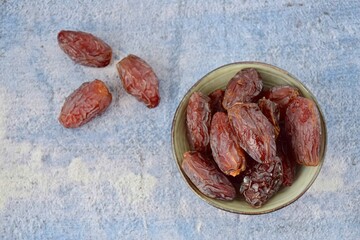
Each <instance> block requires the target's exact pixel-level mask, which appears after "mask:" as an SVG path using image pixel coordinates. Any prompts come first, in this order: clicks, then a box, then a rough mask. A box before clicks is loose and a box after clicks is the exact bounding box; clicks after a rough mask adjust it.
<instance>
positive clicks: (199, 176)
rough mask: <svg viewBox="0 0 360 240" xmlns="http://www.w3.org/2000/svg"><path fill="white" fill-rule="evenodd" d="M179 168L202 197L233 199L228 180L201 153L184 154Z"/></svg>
mask: <svg viewBox="0 0 360 240" xmlns="http://www.w3.org/2000/svg"><path fill="white" fill-rule="evenodd" d="M181 168H182V169H183V171H184V172H185V174H186V175H187V176H188V178H189V179H190V181H191V182H192V183H193V184H194V185H195V186H196V187H197V189H199V190H200V192H202V193H203V194H204V195H206V196H208V197H210V198H216V199H220V200H233V199H234V198H235V196H236V191H235V188H234V186H233V185H232V184H231V182H230V181H229V179H227V178H226V176H225V175H224V174H223V173H222V172H221V171H220V170H218V169H217V168H216V166H215V164H213V163H212V162H211V161H210V160H209V159H207V158H206V157H205V156H203V155H201V153H199V152H195V151H193V152H185V153H184V159H183V162H182V164H181Z"/></svg>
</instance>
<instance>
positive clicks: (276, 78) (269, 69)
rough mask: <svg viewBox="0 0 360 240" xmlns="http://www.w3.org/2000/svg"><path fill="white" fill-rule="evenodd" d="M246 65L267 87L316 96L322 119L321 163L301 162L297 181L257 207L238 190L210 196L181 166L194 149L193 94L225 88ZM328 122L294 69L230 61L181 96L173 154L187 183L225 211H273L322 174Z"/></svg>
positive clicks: (242, 212)
mask: <svg viewBox="0 0 360 240" xmlns="http://www.w3.org/2000/svg"><path fill="white" fill-rule="evenodd" d="M244 68H255V69H256V70H257V71H258V72H259V73H260V75H261V77H262V79H263V85H264V87H272V86H278V85H290V86H294V87H296V88H298V89H299V91H300V92H301V95H302V96H304V97H306V98H310V99H312V100H313V101H314V102H315V103H316V105H317V107H318V109H319V112H320V120H321V147H320V164H319V165H318V166H316V167H306V166H300V167H299V169H298V170H297V173H296V176H295V180H294V183H293V184H292V186H290V187H282V188H281V189H280V190H279V192H278V193H276V194H275V195H274V196H273V197H272V198H270V199H269V201H268V202H267V203H265V204H264V205H263V206H262V207H260V208H253V207H251V206H250V205H249V204H248V203H247V202H245V200H244V198H243V197H242V196H240V194H239V193H238V194H237V197H236V198H235V200H233V201H221V200H216V199H212V198H209V197H206V196H205V195H204V194H202V193H201V192H200V191H199V190H198V189H197V188H196V187H195V186H194V185H193V183H192V182H191V181H190V180H189V179H188V178H187V176H186V175H185V173H184V172H183V171H182V169H181V163H182V160H183V154H184V152H186V151H188V150H190V145H189V142H188V140H187V134H186V123H185V121H186V107H187V104H188V100H189V97H190V96H191V94H192V93H193V92H195V91H200V92H202V93H204V94H209V93H211V92H212V91H214V90H216V89H219V88H221V89H225V88H226V85H227V83H228V82H229V80H230V79H231V78H232V77H233V76H234V75H235V74H236V73H237V72H238V71H240V70H241V69H244ZM326 142H327V141H326V126H325V121H324V116H323V114H322V111H321V109H320V107H319V104H318V102H317V101H316V99H315V97H314V95H313V94H312V93H311V92H310V91H309V90H308V89H307V88H306V87H305V86H304V85H303V84H302V83H301V82H300V81H299V80H297V79H296V78H295V77H294V76H292V75H291V74H290V73H288V72H286V71H284V70H282V69H280V68H278V67H275V66H272V65H269V64H265V63H260V62H238V63H232V64H228V65H225V66H222V67H219V68H217V69H215V70H213V71H211V72H210V73H208V74H206V75H205V76H204V77H203V78H201V79H200V80H199V81H198V82H197V83H195V84H194V85H193V86H192V87H191V88H190V90H189V91H188V92H187V93H186V94H185V96H184V97H183V99H182V100H181V102H180V104H179V106H178V108H177V110H176V113H175V116H174V119H173V123H172V148H173V155H174V158H175V160H176V164H177V166H178V168H179V171H180V172H181V175H182V176H183V178H184V180H185V182H186V184H187V185H188V186H189V188H190V189H191V190H192V191H193V192H194V193H195V194H196V195H197V196H199V197H200V198H201V199H202V200H204V201H205V202H207V203H209V204H211V205H213V206H215V207H217V208H220V209H223V210H225V211H229V212H233V213H240V214H263V213H269V212H272V211H275V210H278V209H281V208H283V207H286V206H288V205H289V204H291V203H293V202H294V201H296V200H297V199H299V198H300V197H301V196H302V195H303V194H304V193H305V192H306V191H307V190H308V189H309V188H310V186H311V185H312V183H313V182H314V181H315V179H316V177H317V176H318V174H319V172H320V169H321V167H322V165H323V162H324V158H325V151H326Z"/></svg>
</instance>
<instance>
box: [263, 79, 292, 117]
mask: <svg viewBox="0 0 360 240" xmlns="http://www.w3.org/2000/svg"><path fill="white" fill-rule="evenodd" d="M264 95H265V98H267V99H269V100H271V101H273V102H274V103H276V104H277V105H278V107H279V109H280V119H281V120H283V119H284V117H285V112H286V108H287V107H288V106H289V104H290V102H291V101H292V100H293V99H295V98H296V97H297V96H299V90H298V89H297V88H295V87H291V86H277V87H272V88H270V89H269V90H267V91H265V93H264Z"/></svg>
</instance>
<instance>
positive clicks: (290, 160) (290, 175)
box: [276, 126, 296, 187]
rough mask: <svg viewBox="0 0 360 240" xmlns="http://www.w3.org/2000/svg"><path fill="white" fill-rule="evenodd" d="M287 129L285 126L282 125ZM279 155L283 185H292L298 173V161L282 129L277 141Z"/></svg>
mask: <svg viewBox="0 0 360 240" xmlns="http://www.w3.org/2000/svg"><path fill="white" fill-rule="evenodd" d="M281 128H282V129H285V127H284V126H281ZM276 151H277V156H278V157H279V158H280V159H281V163H282V167H283V183H282V184H283V185H284V186H288V187H289V186H291V185H292V184H293V182H294V178H295V173H296V162H295V160H294V157H293V154H292V151H291V149H290V148H289V141H288V138H287V136H286V134H285V131H281V133H280V136H279V137H278V139H277V141H276Z"/></svg>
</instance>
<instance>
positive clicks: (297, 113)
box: [285, 97, 321, 166]
mask: <svg viewBox="0 0 360 240" xmlns="http://www.w3.org/2000/svg"><path fill="white" fill-rule="evenodd" d="M285 131H286V134H287V136H288V137H289V138H290V139H291V147H292V150H293V153H294V158H295V160H296V162H297V163H299V164H302V165H305V166H317V165H319V163H320V136H321V128H320V115H319V112H318V109H317V107H316V105H315V103H314V102H313V101H312V100H310V99H307V98H303V97H297V98H295V99H294V100H293V101H292V102H291V103H290V105H289V106H288V108H287V110H286V115H285Z"/></svg>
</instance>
